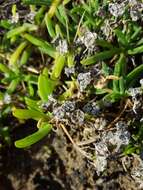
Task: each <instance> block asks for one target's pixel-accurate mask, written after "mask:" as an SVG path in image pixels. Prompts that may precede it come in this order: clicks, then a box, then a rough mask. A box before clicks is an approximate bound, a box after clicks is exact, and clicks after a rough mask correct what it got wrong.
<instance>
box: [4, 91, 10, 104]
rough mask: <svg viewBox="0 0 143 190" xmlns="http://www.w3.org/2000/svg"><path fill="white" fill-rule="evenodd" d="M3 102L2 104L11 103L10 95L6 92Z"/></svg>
mask: <svg viewBox="0 0 143 190" xmlns="http://www.w3.org/2000/svg"><path fill="white" fill-rule="evenodd" d="M3 103H4V104H10V103H11V96H10V95H9V94H7V93H6V94H5V95H4V99H3Z"/></svg>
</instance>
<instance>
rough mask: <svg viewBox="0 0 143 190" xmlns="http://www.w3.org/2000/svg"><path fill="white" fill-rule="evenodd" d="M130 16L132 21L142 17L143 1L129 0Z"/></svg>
mask: <svg viewBox="0 0 143 190" xmlns="http://www.w3.org/2000/svg"><path fill="white" fill-rule="evenodd" d="M129 6H130V17H131V19H132V21H137V20H138V19H139V18H141V17H142V11H143V3H142V2H139V1H129Z"/></svg>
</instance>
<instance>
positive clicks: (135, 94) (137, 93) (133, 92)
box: [128, 88, 143, 114]
mask: <svg viewBox="0 0 143 190" xmlns="http://www.w3.org/2000/svg"><path fill="white" fill-rule="evenodd" d="M128 93H129V95H130V96H131V97H132V101H133V112H134V113H135V114H137V112H136V110H137V109H138V108H139V107H140V106H141V103H142V101H141V100H140V97H141V95H142V94H143V91H142V89H141V88H130V89H129V90H128Z"/></svg>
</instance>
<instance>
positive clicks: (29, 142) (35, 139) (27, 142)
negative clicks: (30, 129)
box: [15, 123, 52, 148]
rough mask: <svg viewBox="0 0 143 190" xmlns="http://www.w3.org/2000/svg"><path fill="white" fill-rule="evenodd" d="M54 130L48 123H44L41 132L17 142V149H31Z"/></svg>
mask: <svg viewBox="0 0 143 190" xmlns="http://www.w3.org/2000/svg"><path fill="white" fill-rule="evenodd" d="M51 129H52V125H50V124H48V123H43V124H42V125H41V127H40V128H39V130H38V131H37V132H35V133H33V134H32V135H29V136H27V137H25V138H23V139H20V140H17V141H15V146H16V147H17V148H26V147H29V146H31V145H33V144H35V143H37V142H38V141H40V140H41V139H42V138H44V137H45V136H46V135H47V134H48V133H49V132H50V131H51Z"/></svg>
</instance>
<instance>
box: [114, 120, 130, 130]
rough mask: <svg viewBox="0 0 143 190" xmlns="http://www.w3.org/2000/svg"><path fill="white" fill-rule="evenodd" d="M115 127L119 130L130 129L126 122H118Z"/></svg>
mask: <svg viewBox="0 0 143 190" xmlns="http://www.w3.org/2000/svg"><path fill="white" fill-rule="evenodd" d="M115 126H116V129H117V130H126V129H127V128H128V125H127V124H126V123H125V122H124V121H118V122H117V123H116V124H115Z"/></svg>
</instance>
